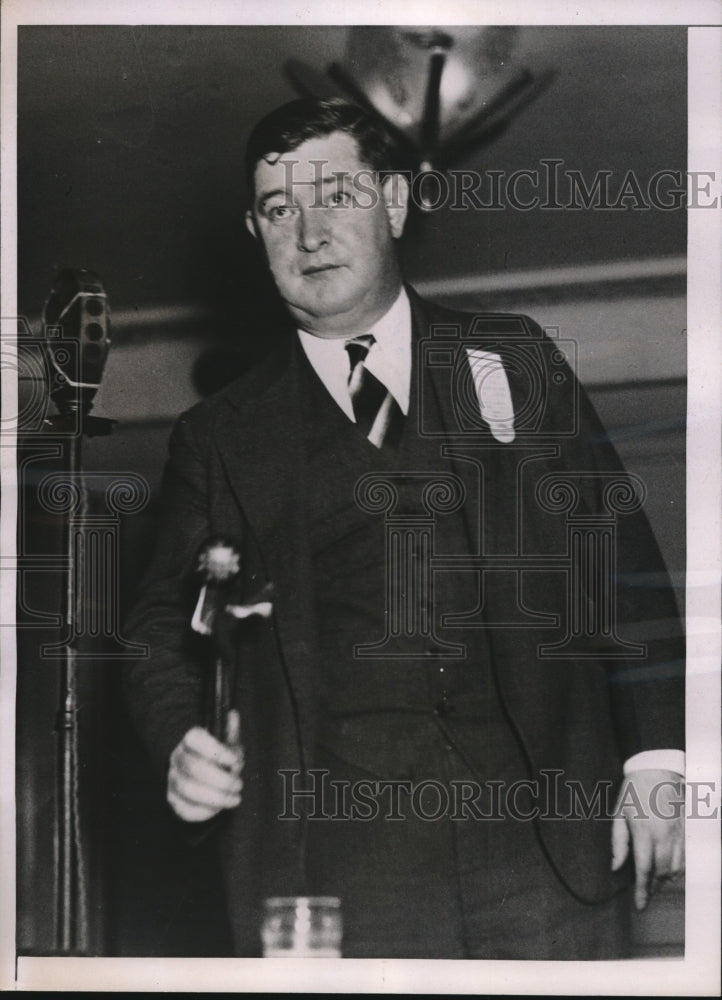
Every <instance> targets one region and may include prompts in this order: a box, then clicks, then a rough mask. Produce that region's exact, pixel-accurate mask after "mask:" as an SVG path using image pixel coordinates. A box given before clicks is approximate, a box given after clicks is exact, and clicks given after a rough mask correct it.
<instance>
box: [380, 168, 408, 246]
mask: <svg viewBox="0 0 722 1000" xmlns="http://www.w3.org/2000/svg"><path fill="white" fill-rule="evenodd" d="M381 194H382V196H383V199H384V203H385V205H386V215H387V217H388V220H389V226H390V227H391V235H392V236H393V237H394V239H398V238H399V237H400V236H401V234H402V233H403V231H404V225H405V224H406V216H407V214H408V211H409V182H408V180H407V179H406V177H404V175H403V174H387V175H386V177H384V179H383V181H382V182H381Z"/></svg>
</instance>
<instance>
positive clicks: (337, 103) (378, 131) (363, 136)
mask: <svg viewBox="0 0 722 1000" xmlns="http://www.w3.org/2000/svg"><path fill="white" fill-rule="evenodd" d="M333 132H345V133H346V134H347V135H350V136H353V138H354V139H355V140H356V142H357V144H358V150H359V157H360V159H361V161H362V163H363V164H364V165H365V166H367V167H370V168H371V170H378V171H380V172H385V171H390V170H393V169H394V159H395V158H394V152H393V144H392V140H391V137H390V136H389V135H388V134H387V132H386V131H385V129H384V128H383V126H382V125H381V123H379V122H377V120H376V119H375V118H373V117H372V116H371V115H370V114H369V113H368V112H367V111H364V109H363V108H360V107H359V106H358V105H356V104H351V103H350V102H349V101H344V100H341V99H340V98H331V99H328V100H316V99H311V98H301V99H300V100H297V101H291V102H290V103H288V104H283V105H282V106H281V107H280V108H276V109H275V111H271V113H270V114H268V115H266V117H265V118H262V119H261V121H260V122H259V123H258V124H257V125H256V127H255V128H254V129H253V131H252V132H251V134H250V136H249V138H248V143H247V144H246V179H247V181H248V186H249V189H250V191H251V192H252V191H253V188H254V183H253V178H254V174H255V171H256V164H257V163H258V162H259V161H260V160H262V159H263V158H264V157H266V156H268V155H269V154H270V153H278V154H279V155H283V154H284V153H290V152H291V151H292V150H294V149H298V147H299V146H301V145H302V144H303V143H304V142H307V141H308V140H309V139H319V138H321V137H322V136H326V135H331V134H332V133H333Z"/></svg>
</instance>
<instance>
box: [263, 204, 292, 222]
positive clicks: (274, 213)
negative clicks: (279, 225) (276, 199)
mask: <svg viewBox="0 0 722 1000" xmlns="http://www.w3.org/2000/svg"><path fill="white" fill-rule="evenodd" d="M292 214H293V208H292V206H291V205H272V206H271V207H270V208H267V209H266V215H267V216H268V218H269V219H270V220H271V222H283V220H284V219H288V218H289V217H290V216H291V215H292Z"/></svg>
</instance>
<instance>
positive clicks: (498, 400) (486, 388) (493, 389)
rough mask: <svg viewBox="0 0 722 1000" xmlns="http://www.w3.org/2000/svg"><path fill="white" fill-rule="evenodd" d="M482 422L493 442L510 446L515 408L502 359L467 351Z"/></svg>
mask: <svg viewBox="0 0 722 1000" xmlns="http://www.w3.org/2000/svg"><path fill="white" fill-rule="evenodd" d="M466 353H467V356H468V358H469V364H470V365H471V375H472V378H473V379H474V387H475V389H476V396H477V399H478V401H479V412H480V413H481V419H482V420H483V421H485V423H487V424H488V425H489V430H490V431H491V433H492V435H493V436H494V438H495V439H496V440H497V441H499V442H501V443H502V444H511V442H512V441H513V440H514V438H515V437H516V433H515V431H514V404H513V402H512V398H511V390H510V388H509V379H508V378H507V374H506V371H505V370H504V364H503V362H502V360H501V357H500V355H498V354H493V353H492V352H491V351H482V350H481V348H479V347H467V348H466Z"/></svg>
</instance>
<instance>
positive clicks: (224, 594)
mask: <svg viewBox="0 0 722 1000" xmlns="http://www.w3.org/2000/svg"><path fill="white" fill-rule="evenodd" d="M240 569H241V553H240V550H239V549H238V547H237V546H236V545H235V544H234V543H233V542H231V541H228V540H227V539H223V538H217V539H212V540H210V541H208V542H206V544H205V545H204V546H203V548H202V549H201V551H200V553H199V555H198V566H197V570H198V572H199V573H200V574H202V577H203V579H204V581H205V582H204V584H203V586H202V587H201V591H200V594H199V595H198V602H197V603H196V607H195V610H194V612H193V616H192V618H191V628H192V629H193V630H194V631H195V632H198V633H200V634H201V635H213V634H214V630H215V624H216V618H217V615H218V614H219V612H221V611H222V612H225V613H226V614H228V615H230V616H231V617H232V618H237V619H241V618H250V617H252V616H254V615H258V616H259V617H261V618H268V617H269V616H270V615H271V612H272V611H273V604H272V602H271V599H270V598H271V595H272V593H273V585H272V584H270V583H267V584H266V585H265V586H264V587H263V588H262V589H261V590H260V591H259V592H258V593H257V594H255V595H254V596H253V597H252V598H251V599H250V600H249V601H245V602H242V603H238V602H235V601H229V600H228V597H229V596H230V594H229V591H230V588H231V586H232V584H233V581H234V580H235V578H236V577H237V576H238V574H239V573H240Z"/></svg>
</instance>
